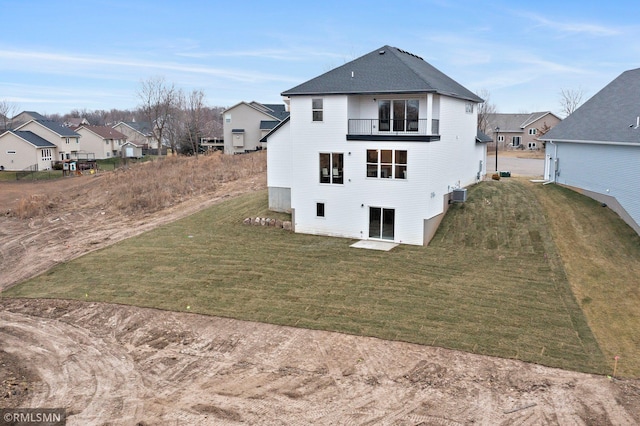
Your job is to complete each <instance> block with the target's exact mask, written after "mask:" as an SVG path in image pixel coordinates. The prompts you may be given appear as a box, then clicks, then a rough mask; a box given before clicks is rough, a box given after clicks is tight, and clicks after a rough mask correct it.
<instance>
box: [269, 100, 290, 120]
mask: <svg viewBox="0 0 640 426" xmlns="http://www.w3.org/2000/svg"><path fill="white" fill-rule="evenodd" d="M262 105H264V106H265V107H267V108H269V109H270V110H271V112H270V113H269V114H270V115H273V116H274V117H275V118H277V119H278V120H280V121H282V120H284V119H285V118H287V117H288V116H289V111H287V106H286V105H285V104H262Z"/></svg>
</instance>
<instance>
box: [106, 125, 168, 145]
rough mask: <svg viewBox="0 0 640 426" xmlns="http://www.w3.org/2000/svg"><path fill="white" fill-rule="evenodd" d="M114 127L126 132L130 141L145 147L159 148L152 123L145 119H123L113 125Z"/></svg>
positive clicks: (123, 132)
mask: <svg viewBox="0 0 640 426" xmlns="http://www.w3.org/2000/svg"><path fill="white" fill-rule="evenodd" d="M113 128H114V129H116V130H117V131H119V132H120V133H122V134H124V135H125V136H126V137H127V140H128V141H129V142H133V143H135V144H136V146H140V145H141V146H142V147H143V148H144V149H158V141H157V140H156V138H155V137H154V136H153V128H152V127H151V123H148V122H145V121H126V122H125V121H121V122H119V123H118V124H116V125H114V126H113Z"/></svg>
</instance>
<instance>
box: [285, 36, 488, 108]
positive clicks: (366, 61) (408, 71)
mask: <svg viewBox="0 0 640 426" xmlns="http://www.w3.org/2000/svg"><path fill="white" fill-rule="evenodd" d="M365 93H368V94H383V93H438V94H441V95H446V96H451V97H454V98H461V99H466V100H470V101H473V102H483V100H482V99H481V98H480V97H478V96H477V95H475V94H474V93H473V92H471V91H470V90H468V89H466V88H465V87H463V86H462V85H460V84H459V83H457V82H456V81H454V80H453V79H452V78H450V77H449V76H447V75H445V74H444V73H443V72H441V71H440V70H438V69H436V68H435V67H434V66H432V65H431V64H429V63H428V62H426V61H425V60H424V59H422V58H421V57H419V56H416V55H414V54H411V53H409V52H406V51H404V50H402V49H398V48H395V47H391V46H383V47H381V48H380V49H376V50H374V51H373V52H370V53H368V54H366V55H364V56H361V57H360V58H357V59H355V60H353V61H351V62H348V63H346V64H344V65H342V66H340V67H337V68H334V69H333V70H331V71H329V72H326V73H324V74H322V75H320V76H318V77H316V78H313V79H311V80H309V81H307V82H305V83H302V84H300V85H298V86H296V87H294V88H292V89H289V90H287V91H285V92H283V93H282V95H283V96H296V95H331V94H341V95H345V94H365Z"/></svg>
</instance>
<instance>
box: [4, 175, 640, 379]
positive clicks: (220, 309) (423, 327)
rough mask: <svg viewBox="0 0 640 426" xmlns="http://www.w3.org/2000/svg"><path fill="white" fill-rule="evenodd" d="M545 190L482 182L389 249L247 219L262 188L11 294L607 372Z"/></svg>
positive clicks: (258, 210)
mask: <svg viewBox="0 0 640 426" xmlns="http://www.w3.org/2000/svg"><path fill="white" fill-rule="evenodd" d="M540 196H544V195H540V194H538V195H536V194H535V190H534V189H533V186H532V184H530V183H528V182H523V181H518V180H516V179H513V180H511V179H503V180H501V181H487V182H482V183H481V184H479V185H476V186H474V187H472V188H470V189H469V192H468V201H467V202H466V203H465V204H456V205H453V206H452V208H451V209H450V211H449V213H448V214H447V215H446V217H445V219H444V221H443V223H442V225H441V227H440V229H439V231H438V233H437V234H436V236H435V238H434V239H433V241H432V243H431V244H430V246H428V247H415V246H406V245H402V246H398V247H397V248H395V249H393V250H392V251H390V252H379V251H371V250H362V249H354V248H350V247H349V245H350V244H351V243H353V242H354V241H353V240H347V239H341V238H329V237H317V236H310V235H301V234H293V233H290V232H287V231H284V230H282V229H275V228H265V227H256V226H247V225H243V224H242V219H243V218H245V217H247V216H265V215H268V213H267V210H266V209H267V207H266V206H267V194H266V191H265V192H261V193H258V194H250V195H246V196H242V197H239V198H235V199H231V200H229V201H226V202H225V203H223V204H219V205H216V206H214V207H212V208H209V209H207V210H205V211H203V212H200V213H198V214H195V215H193V216H190V217H188V218H185V219H183V220H180V221H178V222H175V223H173V224H170V225H168V226H164V227H162V228H159V229H156V230H154V231H151V232H148V233H146V234H143V235H141V236H139V237H136V238H132V239H129V240H126V241H123V242H121V243H119V244H116V245H114V246H112V247H109V248H106V249H103V250H100V251H97V252H93V253H91V254H89V255H86V256H83V257H81V258H79V259H77V260H74V261H72V262H69V263H66V264H62V265H59V266H57V267H55V268H53V269H52V270H50V271H49V272H47V273H45V274H43V275H41V276H39V277H36V278H34V279H32V280H29V281H27V282H25V283H23V284H21V285H18V286H15V287H13V288H11V289H9V290H7V291H5V292H4V293H3V296H4V297H43V298H68V299H80V300H89V301H104V302H114V303H123V304H132V305H138V306H149V307H157V308H161V309H168V310H176V311H187V310H188V311H190V312H197V313H202V314H208V315H220V316H227V317H233V318H239V319H244V320H253V321H261V322H269V323H274V324H284V325H292V326H298V327H305V328H313V329H324V330H335V331H340V332H346V333H352V334H358V335H366V336H376V337H379V338H383V339H393V340H403V341H408V342H414V343H420V344H426V345H436V346H442V347H447V348H453V349H460V350H464V351H468V352H474V353H478V354H485V355H495V356H500V357H505V358H517V359H521V360H525V361H530V362H536V363H540V364H544V365H549V366H554V367H561V368H566V369H571V370H578V371H587V372H597V373H603V374H607V373H610V369H611V362H610V361H609V360H608V359H607V357H605V356H604V355H603V352H602V351H601V349H600V346H599V345H598V342H597V341H596V338H595V337H594V334H593V333H592V332H591V329H590V327H589V325H588V322H587V319H586V318H585V315H584V314H583V311H582V309H581V307H580V305H579V304H578V303H577V302H576V299H575V297H574V296H573V292H572V289H571V285H570V283H569V280H568V279H567V275H566V273H565V269H564V266H563V262H562V260H561V258H560V254H559V252H558V249H557V248H556V246H555V244H554V241H553V239H552V236H551V231H550V226H549V224H548V222H547V220H548V219H547V216H546V215H545V214H544V207H543V206H542V205H541V204H540V202H539V201H538V199H539V198H538V197H540ZM629 355H631V354H629ZM639 372H640V367H639V369H638V370H637V371H636V370H632V371H629V370H628V373H629V374H633V375H637V374H638V373H639Z"/></svg>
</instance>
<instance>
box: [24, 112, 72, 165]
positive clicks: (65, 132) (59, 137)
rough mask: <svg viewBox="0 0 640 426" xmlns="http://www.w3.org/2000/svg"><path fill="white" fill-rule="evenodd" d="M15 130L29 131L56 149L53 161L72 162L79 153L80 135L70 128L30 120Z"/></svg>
mask: <svg viewBox="0 0 640 426" xmlns="http://www.w3.org/2000/svg"><path fill="white" fill-rule="evenodd" d="M16 130H22V131H30V132H33V133H35V134H36V135H38V136H40V137H41V138H43V139H45V140H47V141H49V142H51V143H53V144H55V145H56V147H57V150H56V151H57V154H56V156H57V158H54V159H53V160H61V161H62V160H74V159H77V158H78V152H79V151H80V135H79V134H78V133H76V132H74V131H73V130H71V129H70V128H68V127H66V126H63V125H62V124H60V123H57V122H55V121H51V120H30V121H28V122H26V123H24V124H22V125H21V126H19V127H17V128H16Z"/></svg>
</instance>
